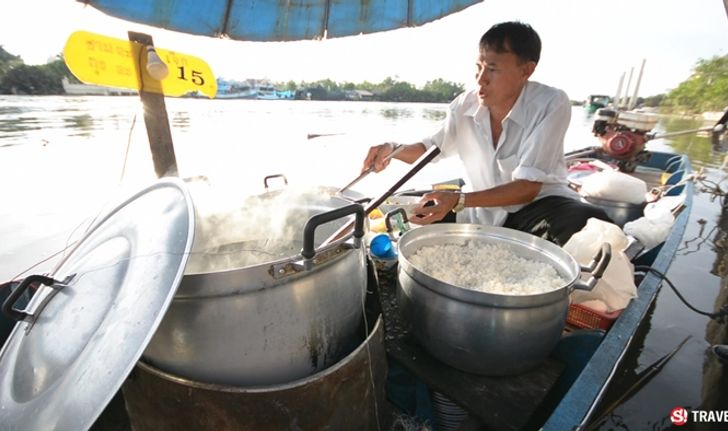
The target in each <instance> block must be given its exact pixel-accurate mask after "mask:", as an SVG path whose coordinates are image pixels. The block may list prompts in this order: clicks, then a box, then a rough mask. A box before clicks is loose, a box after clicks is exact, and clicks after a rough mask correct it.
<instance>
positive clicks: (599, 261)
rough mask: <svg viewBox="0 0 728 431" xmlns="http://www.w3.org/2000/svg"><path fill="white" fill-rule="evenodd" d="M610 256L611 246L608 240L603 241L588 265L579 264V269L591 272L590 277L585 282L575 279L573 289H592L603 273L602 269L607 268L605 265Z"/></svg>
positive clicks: (607, 263)
mask: <svg viewBox="0 0 728 431" xmlns="http://www.w3.org/2000/svg"><path fill="white" fill-rule="evenodd" d="M611 258H612V246H611V245H609V243H608V242H605V243H603V244H602V247H601V249H599V252H598V253H597V255H596V256H594V259H592V261H591V262H589V265H588V266H581V270H582V271H583V272H588V273H590V274H591V277H589V279H588V280H587V281H586V282H583V281H581V280H577V281H576V283H574V284H573V288H572V290H574V289H580V290H592V289H594V286H596V285H597V281H599V279H600V278H602V275H604V270H606V269H607V265H609V261H610V260H611Z"/></svg>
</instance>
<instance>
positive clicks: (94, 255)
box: [0, 179, 195, 430]
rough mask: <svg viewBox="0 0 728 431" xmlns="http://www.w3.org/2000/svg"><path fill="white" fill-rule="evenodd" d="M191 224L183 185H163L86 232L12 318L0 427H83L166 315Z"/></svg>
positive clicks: (2, 356)
mask: <svg viewBox="0 0 728 431" xmlns="http://www.w3.org/2000/svg"><path fill="white" fill-rule="evenodd" d="M194 226H195V224H194V210H193V207H192V201H191V198H190V195H189V193H188V191H187V188H186V186H185V184H184V183H183V182H182V181H181V180H179V179H163V180H159V181H158V182H156V183H154V184H153V185H151V186H149V187H147V188H145V189H144V190H142V191H140V192H138V193H136V194H135V195H134V196H132V197H131V198H129V199H127V200H126V201H125V202H123V203H122V204H120V205H119V206H117V207H116V208H115V209H114V210H112V211H111V212H109V213H108V214H107V215H105V216H104V217H103V218H102V219H101V220H100V221H98V222H97V223H96V224H95V225H94V226H93V227H92V228H91V229H89V231H88V232H87V233H86V234H85V236H84V237H83V238H82V239H81V241H79V243H78V245H77V246H76V247H75V248H74V250H73V251H72V252H71V253H70V254H69V255H68V257H66V258H65V259H64V260H63V261H62V262H61V263H60V264H59V265H58V267H57V268H56V270H55V271H54V272H53V273H52V274H51V275H50V277H52V279H53V280H55V281H49V280H44V281H43V283H47V284H50V285H51V286H48V285H46V284H43V285H41V287H40V288H39V289H38V290H37V291H36V293H35V294H34V296H33V298H32V299H31V301H30V303H29V304H28V306H27V307H26V309H25V310H20V312H16V313H15V314H18V315H19V316H20V317H21V318H23V320H22V321H21V322H20V323H18V324H16V325H15V328H14V330H13V332H12V334H11V335H10V338H9V339H8V340H7V342H6V343H5V346H4V347H3V349H2V351H0V423H2V424H3V425H2V428H3V429H8V430H20V429H39V430H40V429H42V430H75V429H78V430H80V429H88V428H90V427H91V425H92V424H93V423H94V421H95V420H96V418H97V417H98V416H99V415H100V414H101V412H102V411H103V410H104V408H105V406H106V405H107V404H108V403H109V401H110V400H111V398H112V397H113V396H114V394H115V393H116V392H117V391H118V390H119V388H120V386H121V385H122V383H123V382H124V380H125V379H126V377H127V375H128V374H129V373H130V372H131V370H132V368H133V367H134V365H135V364H136V362H137V360H138V359H139V357H140V356H141V355H142V352H143V351H144V349H145V347H146V346H147V344H148V342H149V340H150V339H151V337H152V335H153V334H154V332H155V330H156V328H157V326H158V325H159V323H160V321H161V320H162V317H163V316H164V313H165V312H166V311H167V308H168V307H169V305H170V303H171V301H172V298H173V296H174V293H175V291H176V289H177V286H178V285H179V283H180V281H181V279H182V275H183V272H184V267H185V264H186V262H187V257H188V254H189V250H190V247H191V245H192V240H193V236H194ZM31 277H33V276H31ZM31 277H29V278H27V279H26V280H28V279H31ZM39 278H40V279H41V280H43V279H44V278H45V277H40V276H35V279H39ZM23 285H24V284H21V285H20V287H22V286H23ZM20 287H19V288H20ZM4 308H5V307H4Z"/></svg>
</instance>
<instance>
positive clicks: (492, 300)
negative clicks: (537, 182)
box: [397, 223, 581, 308]
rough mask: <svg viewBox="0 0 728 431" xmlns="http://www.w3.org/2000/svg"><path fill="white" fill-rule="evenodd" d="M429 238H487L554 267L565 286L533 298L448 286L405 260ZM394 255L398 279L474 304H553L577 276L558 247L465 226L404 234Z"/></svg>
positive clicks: (527, 236) (572, 263) (495, 229)
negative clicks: (397, 254)
mask: <svg viewBox="0 0 728 431" xmlns="http://www.w3.org/2000/svg"><path fill="white" fill-rule="evenodd" d="M431 238H437V239H438V240H440V241H441V242H443V243H444V242H447V241H442V239H444V238H445V239H450V238H460V239H462V240H463V241H464V240H466V239H474V238H487V239H488V240H489V241H491V242H493V243H506V244H508V245H510V246H512V247H514V246H515V247H516V248H521V249H524V250H529V251H530V252H531V253H534V252H535V253H538V254H540V256H541V257H542V258H543V260H542V261H543V262H546V263H549V264H551V265H552V266H554V267H555V269H556V270H557V271H558V273H559V274H560V275H561V276H562V277H563V278H564V279H566V280H568V282H567V283H565V284H564V285H563V286H561V287H560V288H557V289H555V290H552V291H550V292H545V293H538V294H533V295H505V294H499V293H491V292H483V291H479V290H474V289H469V288H467V287H463V286H458V285H455V284H450V283H447V282H444V281H442V280H439V279H437V278H435V277H433V276H431V275H429V274H427V273H426V272H424V271H422V270H421V269H419V268H417V266H415V265H414V264H413V263H412V262H411V261H410V260H409V255H410V254H411V253H413V252H414V250H417V249H419V247H418V243H419V242H422V241H425V240H428V239H431ZM397 251H398V252H399V266H400V269H399V271H400V277H401V276H402V271H404V272H405V273H406V274H407V275H408V276H410V277H411V278H413V279H414V280H415V281H417V282H418V284H421V285H422V286H424V287H426V288H428V289H430V290H432V291H434V292H436V293H439V294H441V295H443V296H447V297H450V298H452V299H456V300H459V301H463V302H467V303H474V304H482V305H497V306H503V307H513V308H517V307H532V306H534V305H543V304H549V303H553V302H556V301H560V300H563V299H564V298H566V297H567V296H568V294H569V293H570V287H571V286H573V285H574V284H575V283H576V282H577V280H578V279H579V277H580V275H581V267H580V266H579V264H578V263H577V262H576V260H575V259H574V258H573V257H572V256H571V255H570V254H569V253H568V252H566V251H565V250H563V249H562V248H561V247H559V246H557V245H556V244H553V243H551V242H549V241H546V240H545V239H542V238H539V237H537V236H535V235H532V234H529V233H526V232H521V231H517V230H515V229H510V228H505V227H497V226H485V225H479V224H467V223H440V224H434V225H426V226H421V227H418V228H416V229H412V230H410V231H407V232H406V233H405V234H404V235H402V237H400V239H399V241H398V243H397Z"/></svg>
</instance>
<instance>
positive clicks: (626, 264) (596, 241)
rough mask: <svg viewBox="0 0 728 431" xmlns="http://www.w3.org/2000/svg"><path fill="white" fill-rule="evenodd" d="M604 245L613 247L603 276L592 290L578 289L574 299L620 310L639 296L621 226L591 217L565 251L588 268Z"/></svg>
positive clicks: (577, 302)
mask: <svg viewBox="0 0 728 431" xmlns="http://www.w3.org/2000/svg"><path fill="white" fill-rule="evenodd" d="M605 242H608V243H609V244H610V245H611V246H612V258H611V260H610V261H609V265H607V269H606V270H605V271H604V275H602V278H601V279H600V280H599V282H597V285H596V286H595V287H594V289H593V290H591V291H587V290H575V291H574V292H573V293H572V294H571V300H572V302H574V303H575V304H579V303H582V302H584V301H590V300H595V299H598V300H600V301H603V302H604V303H605V304H607V307H608V311H614V310H621V309H623V308H624V307H626V306H627V304H629V301H630V300H631V299H632V298H634V297H636V296H637V286H635V284H634V266H633V265H632V264H631V263H630V261H629V259H628V258H627V256H625V254H624V251H623V250H624V249H625V247H627V242H628V241H627V237H626V236H625V234H624V232H622V230H621V229H620V228H619V226H617V225H614V224H612V223H607V222H605V221H603V220H599V219H596V218H590V219H589V220H588V221H587V223H586V226H584V228H583V229H582V230H580V231H579V232H577V233H575V234H574V235H573V236H572V237H571V238H570V239H569V241H568V242H567V243H566V244H564V247H563V248H564V250H566V251H567V252H568V253H569V254H571V255H572V256H573V257H574V259H576V261H577V262H579V264H581V265H587V264H589V262H590V261H591V260H592V259H593V258H594V256H596V254H597V253H598V252H599V249H600V248H601V246H602V244H603V243H605ZM585 277H589V275H588V274H583V275H582V278H585Z"/></svg>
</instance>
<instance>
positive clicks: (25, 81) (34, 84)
mask: <svg viewBox="0 0 728 431" xmlns="http://www.w3.org/2000/svg"><path fill="white" fill-rule="evenodd" d="M64 77H67V78H68V80H69V81H70V82H78V80H77V79H76V78H75V77H74V76H73V74H72V73H71V71H70V70H68V67H67V66H66V64H65V62H64V61H63V57H62V56H61V55H57V56H56V57H55V58H54V59H52V60H51V61H49V62H48V63H47V64H44V65H39V66H29V65H26V64H25V63H24V62H23V60H22V59H21V58H20V56H17V55H13V54H11V53H9V52H7V51H5V49H4V48H3V47H2V46H0V94H28V95H52V94H64V91H63V86H62V84H61V80H62V79H63V78H64ZM278 87H279V89H281V88H282V89H285V90H288V91H294V92H296V93H297V94H298V95H300V96H301V97H300V98H314V99H318V100H343V99H347V98H351V97H350V95H351V94H352V93H351V92H352V91H355V90H363V91H367V92H369V93H371V97H369V98H371V99H372V100H380V101H386V102H430V103H447V102H450V101H451V100H452V99H453V98H454V97H455V96H456V95H457V94H458V93H460V92H462V91H463V89H464V86H463V84H460V83H455V82H450V81H446V80H443V79H435V80H432V81H428V82H427V83H426V84H425V85H424V86H423V87H422V88H417V87H415V86H414V85H413V84H411V83H409V82H405V81H399V80H396V79H394V78H391V77H389V78H386V79H384V80H383V81H382V82H379V83H372V82H367V81H365V82H362V83H358V84H357V83H353V82H343V83H338V82H335V81H332V80H330V79H323V80H319V81H314V82H299V83H296V82H294V81H288V82H286V83H279V84H278ZM641 101H642V102H643V104H644V105H645V106H654V107H659V108H660V110H661V111H662V112H666V113H682V114H691V113H692V114H699V113H702V112H706V111H721V110H724V109H725V108H726V106H728V55H724V56H715V57H713V58H710V59H700V60H698V62H697V64H696V65H695V67H694V69H693V73H692V74H691V76H690V77H689V78H688V79H687V80H685V81H683V82H681V83H680V84H679V85H678V86H677V87H676V88H675V89H673V90H671V91H670V92H668V93H666V94H658V95H655V96H650V97H646V98H644V99H642V100H641Z"/></svg>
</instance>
